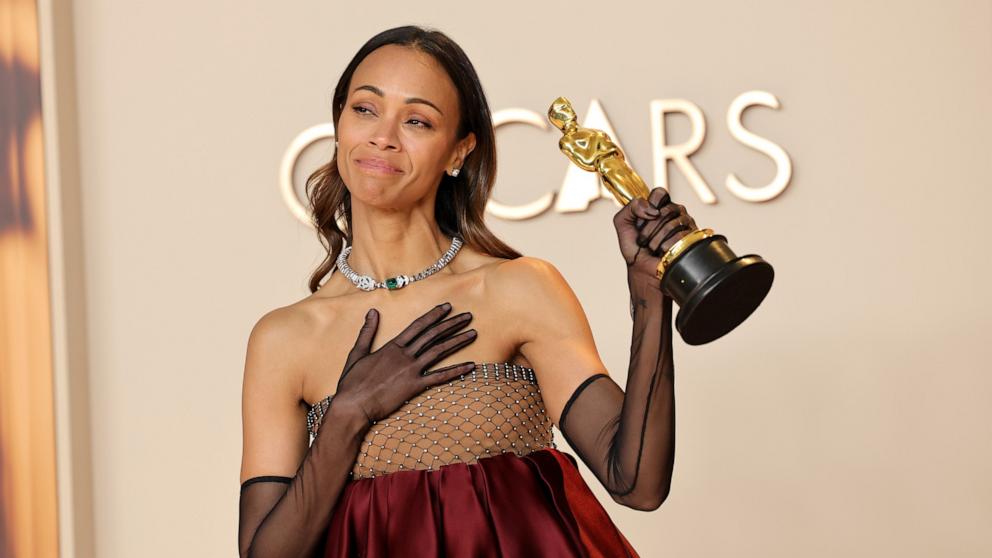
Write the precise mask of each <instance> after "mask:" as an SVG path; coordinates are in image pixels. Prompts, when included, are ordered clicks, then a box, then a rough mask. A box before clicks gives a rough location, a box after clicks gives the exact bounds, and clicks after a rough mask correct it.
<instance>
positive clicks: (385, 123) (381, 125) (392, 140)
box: [368, 118, 399, 151]
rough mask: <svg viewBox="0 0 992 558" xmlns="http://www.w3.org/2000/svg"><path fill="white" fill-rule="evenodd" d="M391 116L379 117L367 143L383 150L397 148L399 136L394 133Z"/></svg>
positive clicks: (393, 122)
mask: <svg viewBox="0 0 992 558" xmlns="http://www.w3.org/2000/svg"><path fill="white" fill-rule="evenodd" d="M394 120H395V119H393V118H380V119H379V120H378V122H376V126H375V127H374V128H373V129H372V130H371V132H372V133H371V135H370V136H369V140H368V141H369V145H370V146H372V147H376V148H378V149H381V150H383V151H385V150H389V149H391V150H393V151H398V150H399V137H398V136H397V134H396V122H395V121H394Z"/></svg>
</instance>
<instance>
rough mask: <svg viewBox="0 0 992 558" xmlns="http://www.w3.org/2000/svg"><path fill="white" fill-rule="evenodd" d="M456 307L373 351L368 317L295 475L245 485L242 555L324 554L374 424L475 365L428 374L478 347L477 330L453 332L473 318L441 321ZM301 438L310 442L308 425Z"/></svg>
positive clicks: (442, 309)
mask: <svg viewBox="0 0 992 558" xmlns="http://www.w3.org/2000/svg"><path fill="white" fill-rule="evenodd" d="M450 310H451V305H450V304H443V305H439V306H436V307H434V308H433V309H431V310H430V311H429V312H427V313H426V314H424V315H423V316H421V317H420V318H417V320H415V321H414V322H413V323H411V324H410V325H409V326H407V328H406V329H404V330H403V331H402V332H401V333H400V334H399V335H397V336H396V337H395V338H394V339H392V340H391V341H389V342H388V343H386V344H385V345H383V346H382V347H381V348H379V349H378V350H376V351H374V352H370V349H371V347H372V341H373V340H374V338H375V334H376V331H377V329H378V326H379V314H378V312H377V311H376V310H374V309H373V310H370V311H369V313H368V314H366V316H365V324H364V325H363V326H362V329H361V332H360V333H359V335H358V339H357V340H356V342H355V345H354V347H353V348H352V350H351V352H350V353H349V354H348V358H347V360H346V362H345V366H344V370H343V372H342V374H341V378H340V379H339V380H338V387H337V391H336V393H335V395H334V397H333V398H332V399H331V401H330V405H329V406H328V407H327V409H326V411H325V414H324V418H323V421H322V422H321V425H320V427H319V429H318V430H317V435H316V437H315V438H314V441H313V443H312V444H311V445H310V449H309V450H308V451H307V453H306V456H305V457H304V459H303V461H302V462H301V464H300V466H299V468H298V469H297V471H296V475H295V476H293V477H291V478H290V477H279V476H266V477H254V478H251V479H248V480H246V481H245V482H244V484H242V486H241V500H240V517H239V526H238V549H239V553H240V555H241V556H242V557H248V556H251V557H266V558H269V557H277V556H278V557H281V556H287V557H288V556H292V557H299V556H318V555H320V553H321V552H322V548H321V546H322V543H323V540H322V538H321V537H322V536H323V535H324V533H325V532H326V529H327V525H328V523H329V522H330V519H331V515H332V512H333V510H334V506H335V505H336V503H337V500H338V498H339V496H340V494H341V491H342V490H343V489H344V487H345V485H346V484H347V482H348V472H349V471H351V469H352V467H353V466H354V463H355V459H356V457H357V456H358V452H359V450H360V449H361V442H362V440H363V439H364V437H365V434H366V433H367V432H368V430H369V427H370V423H371V421H373V420H378V419H381V418H383V417H385V416H388V415H389V414H390V413H392V412H393V411H395V410H396V409H398V408H399V407H400V406H401V405H402V404H403V402H404V401H406V400H409V399H410V398H412V397H414V396H416V395H418V394H419V393H421V392H422V391H424V390H425V389H428V388H430V387H431V386H433V385H436V384H440V383H443V382H446V381H449V380H452V379H454V378H456V377H457V376H459V375H461V374H464V373H467V372H471V371H472V369H473V368H474V367H475V364H474V363H473V362H467V363H461V364H456V365H453V366H446V367H444V368H442V369H440V370H436V371H431V372H427V373H426V374H425V373H424V371H425V369H427V368H428V367H430V366H432V365H434V364H435V363H437V362H438V361H439V360H441V359H442V358H444V357H445V356H447V355H448V354H451V353H452V352H454V351H456V350H458V349H460V348H462V347H464V346H465V345H468V344H469V343H472V342H473V341H475V338H476V333H475V330H468V331H465V332H462V333H459V334H453V332H455V331H457V330H458V329H459V328H461V327H462V326H464V325H465V324H467V323H468V322H469V321H470V320H471V319H472V316H471V314H470V313H468V312H465V313H462V314H458V315H456V316H453V317H451V318H448V319H446V320H443V321H441V319H442V318H443V317H444V316H445V315H447V314H448V312H450ZM300 434H301V436H305V433H304V425H303V424H300Z"/></svg>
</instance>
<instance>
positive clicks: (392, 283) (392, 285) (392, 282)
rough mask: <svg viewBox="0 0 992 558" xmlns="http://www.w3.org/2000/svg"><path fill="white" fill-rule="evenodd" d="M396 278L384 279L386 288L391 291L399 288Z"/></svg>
mask: <svg viewBox="0 0 992 558" xmlns="http://www.w3.org/2000/svg"><path fill="white" fill-rule="evenodd" d="M397 279H398V278H396V277H390V278H389V279H386V288H387V289H389V290H391V291H393V290H396V289H398V288H400V282H399V281H398V280H397Z"/></svg>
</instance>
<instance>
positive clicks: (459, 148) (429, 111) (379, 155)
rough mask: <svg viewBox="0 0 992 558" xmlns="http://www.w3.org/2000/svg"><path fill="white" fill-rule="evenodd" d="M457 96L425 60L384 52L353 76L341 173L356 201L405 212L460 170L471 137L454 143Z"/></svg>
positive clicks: (395, 49) (341, 126) (397, 49)
mask: <svg viewBox="0 0 992 558" xmlns="http://www.w3.org/2000/svg"><path fill="white" fill-rule="evenodd" d="M458 113H459V106H458V93H457V91H456V90H455V86H454V84H453V83H452V82H451V79H450V78H449V77H448V74H447V73H446V72H445V71H444V70H443V69H442V68H441V67H440V65H439V64H438V63H437V62H436V61H435V60H434V58H433V57H431V56H430V55H428V54H424V53H422V52H420V51H418V50H416V49H414V48H410V47H404V46H397V45H387V46H384V47H381V48H378V49H376V50H374V51H373V52H372V53H371V54H369V55H368V56H366V57H365V59H364V60H363V61H362V62H361V64H359V65H358V68H356V69H355V73H354V74H353V75H352V78H351V84H350V85H349V90H348V97H347V99H346V100H345V103H344V107H342V111H341V118H340V120H339V121H338V125H337V139H338V172H339V173H340V174H341V178H342V179H343V180H344V182H345V184H346V185H347V186H348V190H349V191H350V192H351V195H352V197H353V198H357V199H359V200H361V201H362V202H365V203H367V204H369V205H373V206H376V207H380V208H383V209H386V208H401V207H408V206H410V205H412V204H414V203H415V202H416V201H417V200H420V199H422V198H424V197H425V196H427V195H430V194H432V192H433V191H434V190H436V188H437V185H438V183H439V181H440V179H441V175H442V173H444V172H445V171H450V170H452V169H456V168H461V166H462V163H463V162H464V160H465V158H466V157H467V156H468V154H469V152H471V150H472V149H473V148H474V147H475V135H474V134H471V133H470V134H468V136H467V137H465V138H463V139H461V140H459V139H458V138H457V137H456V132H457V128H458Z"/></svg>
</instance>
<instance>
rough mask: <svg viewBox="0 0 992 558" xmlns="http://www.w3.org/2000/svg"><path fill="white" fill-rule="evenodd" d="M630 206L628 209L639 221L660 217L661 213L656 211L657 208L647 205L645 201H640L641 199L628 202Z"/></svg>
mask: <svg viewBox="0 0 992 558" xmlns="http://www.w3.org/2000/svg"><path fill="white" fill-rule="evenodd" d="M630 205H631V208H630V211H631V213H633V214H634V216H635V217H637V218H639V219H644V220H651V219H657V218H658V217H659V216H660V215H661V212H660V211H658V208H656V207H654V206H653V205H651V204H650V203H648V200H645V199H641V198H637V199H633V200H631V201H630ZM635 225H636V222H635Z"/></svg>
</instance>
